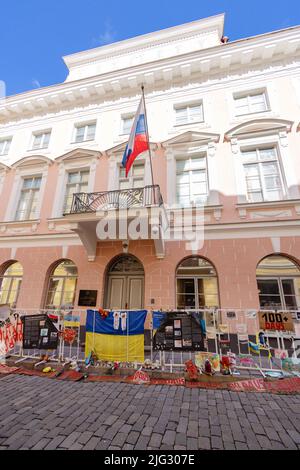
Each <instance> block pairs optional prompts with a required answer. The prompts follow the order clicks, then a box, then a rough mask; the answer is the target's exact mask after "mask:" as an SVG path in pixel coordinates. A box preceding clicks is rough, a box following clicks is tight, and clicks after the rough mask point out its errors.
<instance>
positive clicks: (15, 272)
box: [0, 261, 23, 308]
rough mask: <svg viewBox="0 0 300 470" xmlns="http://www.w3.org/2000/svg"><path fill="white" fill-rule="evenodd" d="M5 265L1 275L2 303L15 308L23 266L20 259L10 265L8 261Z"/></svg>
mask: <svg viewBox="0 0 300 470" xmlns="http://www.w3.org/2000/svg"><path fill="white" fill-rule="evenodd" d="M5 266H6V267H5V268H4V271H3V274H2V275H1V276H0V304H7V305H10V307H11V308H15V307H16V305H17V300H18V296H19V293H20V288H21V283H22V278H23V267H22V265H21V263H19V262H18V261H13V262H11V263H10V264H9V265H8V263H6V265H5Z"/></svg>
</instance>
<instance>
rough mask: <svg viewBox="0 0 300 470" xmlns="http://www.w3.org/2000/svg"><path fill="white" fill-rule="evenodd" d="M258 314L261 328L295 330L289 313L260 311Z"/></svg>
mask: <svg viewBox="0 0 300 470" xmlns="http://www.w3.org/2000/svg"><path fill="white" fill-rule="evenodd" d="M258 316H259V327H260V328H261V329H262V330H275V331H295V326H294V322H293V318H292V314H291V313H288V312H270V311H269V312H268V311H261V312H259V313H258Z"/></svg>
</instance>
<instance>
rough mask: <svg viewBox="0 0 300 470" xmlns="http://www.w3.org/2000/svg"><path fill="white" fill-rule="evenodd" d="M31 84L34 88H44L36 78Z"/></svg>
mask: <svg viewBox="0 0 300 470" xmlns="http://www.w3.org/2000/svg"><path fill="white" fill-rule="evenodd" d="M31 84H32V85H33V86H34V88H41V86H42V85H41V84H40V82H39V81H38V80H37V79H36V78H33V79H32V80H31Z"/></svg>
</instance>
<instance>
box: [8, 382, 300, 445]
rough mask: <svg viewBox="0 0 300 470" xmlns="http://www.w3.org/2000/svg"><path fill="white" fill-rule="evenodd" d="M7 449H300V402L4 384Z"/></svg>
mask: <svg viewBox="0 0 300 470" xmlns="http://www.w3.org/2000/svg"><path fill="white" fill-rule="evenodd" d="M0 415H1V422H0V449H2V450H4V449H13V450H15V449H46V450H48V449H49V450H50V449H57V448H61V449H83V450H85V449H87V450H94V449H96V450H97V449H99V450H100V449H109V450H119V449H127V450H133V449H136V450H137V449H142V450H145V449H149V450H156V449H162V450H172V449H175V450H186V449H187V450H198V449H295V450H297V449H300V396H299V395H298V396H287V395H286V396H283V395H281V396H279V395H269V394H264V393H262V394H258V393H236V392H229V391H212V390H199V389H188V388H184V387H175V386H173V387H170V386H137V385H128V384H115V383H83V382H79V383H72V382H61V381H58V380H49V379H44V378H40V377H24V376H8V377H4V378H1V379H0Z"/></svg>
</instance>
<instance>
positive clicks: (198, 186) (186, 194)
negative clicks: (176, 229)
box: [176, 155, 208, 206]
mask: <svg viewBox="0 0 300 470" xmlns="http://www.w3.org/2000/svg"><path fill="white" fill-rule="evenodd" d="M207 196H208V176H207V166H206V156H204V155H203V156H202V155H198V156H193V157H190V158H184V159H178V160H177V161H176V199H177V203H178V204H181V205H183V206H189V205H190V204H205V203H206V201H207Z"/></svg>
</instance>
